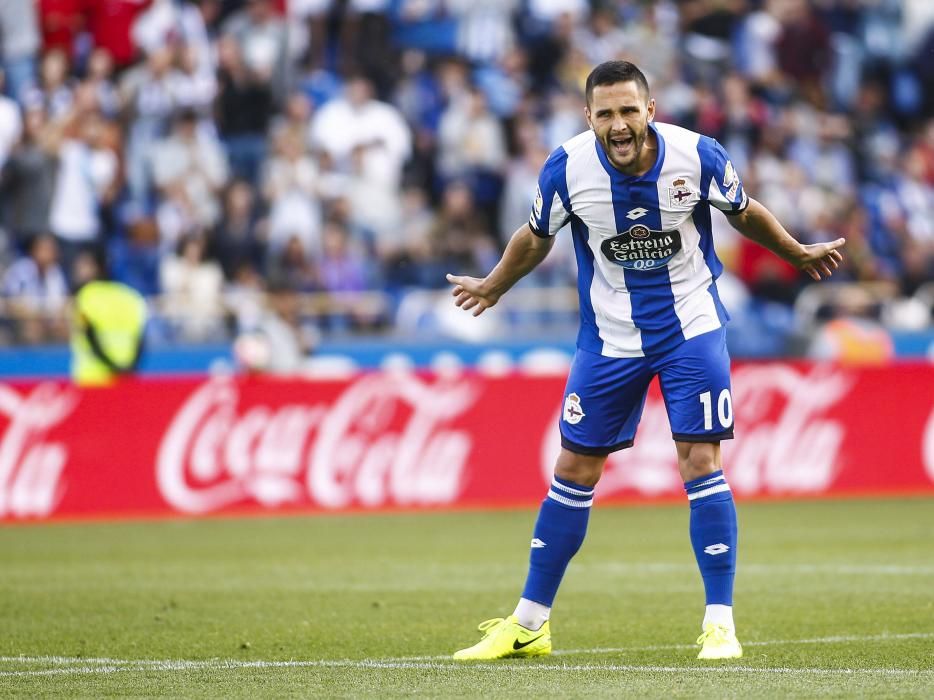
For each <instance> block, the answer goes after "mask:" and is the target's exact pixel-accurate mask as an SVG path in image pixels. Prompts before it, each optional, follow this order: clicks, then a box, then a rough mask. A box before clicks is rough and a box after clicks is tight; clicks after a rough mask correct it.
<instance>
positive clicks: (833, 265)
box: [793, 238, 846, 281]
mask: <svg viewBox="0 0 934 700" xmlns="http://www.w3.org/2000/svg"><path fill="white" fill-rule="evenodd" d="M844 243H846V239H845V238H838V239H837V240H835V241H830V242H829V243H812V244H810V245H804V246H801V248H802V251H801V255H800V256H799V257H798V259H797V260H794V261H793V262H794V265H795V267H797V268H798V269H799V270H803V271H804V272H806V273H807V274H808V275H810V277H811V278H812V279H814V280H818V281H819V280H820V279H821V278H822V277H830V276H831V275H832V274H833V271H834V270H836V269H837V268H838V267H840V263H841V262H843V254H842V253H841V252H840V251H839V250H837V249H838V248H841V247H842V246H843V244H844Z"/></svg>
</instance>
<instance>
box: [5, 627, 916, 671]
mask: <svg viewBox="0 0 934 700" xmlns="http://www.w3.org/2000/svg"><path fill="white" fill-rule="evenodd" d="M932 637H934V632H905V633H896V634H877V635H836V636H829V637H814V638H810V639H774V640H767V641H758V642H755V641H754V642H745V646H747V647H750V646H778V645H786V644H833V643H840V642H858V641H892V640H900V639H930V638H932ZM695 647H696V645H693V644H667V645H651V646H642V647H602V648H591V649H559V650H556V651H555V652H554V655H556V656H558V655H567V656H569V655H575V654H576V655H580V654H614V653H626V652H645V651H677V650H683V649H694V648H695ZM0 663H25V664H52V665H53V666H58V668H49V669H28V670H12V671H11V670H3V671H0V677H4V676H6V677H9V676H48V675H63V674H76V675H79V674H95V673H100V674H108V673H118V672H121V671H199V670H224V669H230V670H235V669H241V668H260V669H268V668H361V669H367V668H370V669H406V668H411V669H437V670H443V669H459V668H464V664H462V663H454V662H452V661H451V657H450V656H447V655H445V656H403V657H396V658H385V659H360V660H353V659H317V660H307V661H302V660H291V661H240V660H236V659H205V660H187V659H114V658H109V657H87V658H84V657H76V656H0ZM471 665H475V664H471ZM481 665H485V666H490V667H491V668H507V669H515V670H535V669H538V670H544V671H552V670H566V671H578V670H579V671H585V670H605V671H620V672H623V671H632V672H638V671H643V672H671V673H675V672H685V673H698V672H701V673H703V672H707V671H710V670H713V669H712V668H710V667H706V668H705V667H696V668H692V667H681V666H644V665H618V664H615V665H614V664H576V665H572V664H541V663H535V664H514V663H511V662H503V661H500V662H494V663H492V664H490V663H487V664H481ZM717 669H718V670H719V671H720V672H722V671H731V672H738V673H786V674H795V673H802V674H804V673H807V674H824V675H846V674H875V675H880V674H881V675H925V676H927V675H930V674H934V670H927V669H899V668H889V669H885V668H883V669H865V668H859V669H826V668H757V667H753V666H728V667H717Z"/></svg>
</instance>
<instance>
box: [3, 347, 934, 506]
mask: <svg viewBox="0 0 934 700" xmlns="http://www.w3.org/2000/svg"><path fill="white" fill-rule="evenodd" d="M563 389H564V378H563V377H561V376H528V375H521V374H513V375H509V376H505V377H487V376H483V375H480V374H472V373H466V374H461V375H457V376H448V375H418V374H409V373H394V372H383V373H365V374H360V375H358V376H356V377H354V378H352V379H349V380H340V381H313V380H298V379H294V380H291V379H290V380H284V379H271V378H266V379H263V378H244V377H215V378H209V379H177V380H143V381H135V382H128V383H124V384H122V385H120V386H119V387H116V388H113V389H92V390H79V389H77V388H75V387H73V386H71V385H68V384H65V383H49V382H46V383H26V384H0V519H2V520H6V521H20V520H36V519H50V518H76V517H123V516H127V517H129V516H139V515H146V516H153V515H155V516H159V515H203V514H211V513H230V512H237V513H244V512H257V513H259V512H288V511H336V510H347V509H355V510H361V509H363V510H366V509H387V508H425V507H474V506H503V505H521V504H528V505H531V504H534V503H537V502H538V501H539V500H540V499H541V498H542V496H543V494H544V492H545V490H546V485H547V482H548V480H549V479H550V472H551V468H552V464H553V461H554V458H555V456H556V454H557V452H558V449H559V436H558V420H559V417H560V410H561V406H562V403H563V398H564V397H563ZM582 401H583V402H586V397H583V398H582ZM733 403H734V405H735V407H736V409H735V411H736V439H735V440H732V441H730V442H728V443H724V463H725V468H726V470H727V473H728V475H729V479H730V483H731V485H732V487H733V490H734V492H735V493H736V494H737V495H738V497H739V498H743V497H762V496H765V497H778V496H837V495H853V494H867V493H878V494H885V493H905V492H918V493H929V494H932V495H934V367H931V366H928V365H896V366H892V367H888V368H878V369H851V368H841V367H834V366H829V365H809V364H789V363H768V364H757V363H750V364H738V365H737V366H735V367H734V371H733ZM681 493H682V491H681V484H680V479H679V478H678V471H677V464H676V461H675V454H674V448H673V445H672V442H671V434H670V431H669V429H668V423H667V418H666V415H665V409H664V405H663V403H662V401H661V397H660V396H659V394H658V390H657V387H656V386H653V388H652V391H651V394H650V397H649V400H648V402H647V403H646V407H645V412H644V415H643V419H642V423H641V425H640V427H639V432H638V435H637V437H636V445H635V446H634V447H633V448H632V449H628V450H624V451H621V452H618V453H615V454H614V455H612V456H611V457H610V460H609V462H608V464H607V468H606V472H605V474H604V477H603V479H602V481H601V482H600V484H599V485H598V487H597V494H598V500H602V501H608V500H612V499H620V498H625V499H656V498H670V497H675V496H680V495H681Z"/></svg>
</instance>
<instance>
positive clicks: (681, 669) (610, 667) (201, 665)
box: [0, 660, 934, 677]
mask: <svg viewBox="0 0 934 700" xmlns="http://www.w3.org/2000/svg"><path fill="white" fill-rule="evenodd" d="M315 667H317V668H361V669H390V670H398V669H416V670H418V669H421V670H432V671H444V670H451V671H453V670H461V669H465V668H489V669H504V670H508V671H531V672H536V673H537V672H540V671H561V672H568V671H610V672H617V673H672V674H679V673H690V674H702V675H703V674H715V675H722V674H724V673H752V674H756V673H764V674H773V675H788V676H798V675H812V676H814V675H816V676H899V677H907V676H929V675H932V674H934V671H931V670H921V669H907V668H788V667H777V668H769V667H764V668H759V667H756V666H707V667H699V666H698V667H691V666H653V665H636V664H542V663H531V664H517V663H513V662H481V663H469V664H465V663H457V662H454V661H446V662H442V663H439V662H420V661H376V660H373V661H349V660H347V661H250V662H220V663H218V662H171V663H166V664H162V665H159V666H153V665H150V664H145V665H126V666H72V667H67V668H53V669H41V670H28V671H0V677H3V676H7V677H10V676H16V677H22V676H46V675H51V674H71V675H81V674H109V673H118V672H121V671H198V670H226V669H229V670H235V669H241V668H263V669H269V668H271V669H278V668H315Z"/></svg>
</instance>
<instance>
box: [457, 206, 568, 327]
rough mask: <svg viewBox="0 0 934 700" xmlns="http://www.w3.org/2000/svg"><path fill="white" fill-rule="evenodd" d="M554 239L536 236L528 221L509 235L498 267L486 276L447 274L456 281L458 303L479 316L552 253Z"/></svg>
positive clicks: (465, 309)
mask: <svg viewBox="0 0 934 700" xmlns="http://www.w3.org/2000/svg"><path fill="white" fill-rule="evenodd" d="M554 242H555V241H554V237H548V238H543V237H542V236H536V235H535V234H534V233H532V229H531V228H530V227H529V225H528V224H525V225H524V226H522V227H520V228H519V229H518V230H517V231H516V232H515V233H514V234H512V238H511V239H509V244H508V245H507V246H506V250H505V251H504V252H503V257H502V258H500V261H499V262H498V263H497V264H496V267H494V268H493V269H492V270H491V271H490V274H488V275H487V276H486V277H484V278H483V279H480V278H479V277H467V276H463V275H451V274H448V275H447V281H448V282H450V283H451V284H453V285H454V289H453V290H451V293H452V294H453V295H454V300H455V301H454V303H455V304H457V305H458V306H460V307H461V308H462V309H464V311H469V310H470V309H473V315H474V316H479V315H480V314H482V313H483V312H484V311H485V310H486V309H489V308H490V307H491V306H495V305H496V302H498V301H499V298H500V297H501V296H503V294H505V293H506V292H507V291H509V290H510V289H511V288H512V286H513V285H514V284H515V283H516V282H518V281H519V280H520V279H522V278H523V277H525V276H526V275H527V274H529V273H530V272H531V271H532V270H534V269H535V267H536V266H537V265H538V264H539V263H540V262H541V261H542V260H544V259H545V256H546V255H548V251H549V250H551V246H552V245H554Z"/></svg>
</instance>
